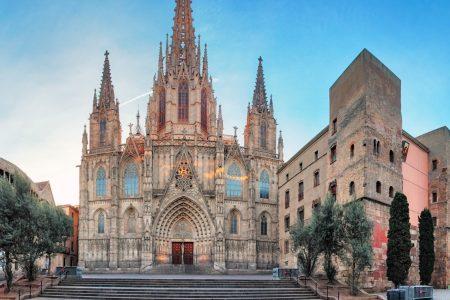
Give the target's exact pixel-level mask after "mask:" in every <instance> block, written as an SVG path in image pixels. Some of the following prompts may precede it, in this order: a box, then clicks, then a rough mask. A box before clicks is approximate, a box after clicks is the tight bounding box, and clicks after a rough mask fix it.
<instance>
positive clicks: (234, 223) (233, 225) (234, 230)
mask: <svg viewBox="0 0 450 300" xmlns="http://www.w3.org/2000/svg"><path fill="white" fill-rule="evenodd" d="M238 221H239V220H238V214H237V212H236V211H233V212H232V213H231V220H230V233H231V234H238Z"/></svg>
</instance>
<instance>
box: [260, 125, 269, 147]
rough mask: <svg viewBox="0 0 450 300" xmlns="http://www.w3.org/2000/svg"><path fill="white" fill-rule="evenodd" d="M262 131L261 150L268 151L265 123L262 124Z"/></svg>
mask: <svg viewBox="0 0 450 300" xmlns="http://www.w3.org/2000/svg"><path fill="white" fill-rule="evenodd" d="M259 129H260V132H259V134H260V141H261V148H263V149H266V148H267V124H266V123H265V122H262V124H261V127H260V128H259Z"/></svg>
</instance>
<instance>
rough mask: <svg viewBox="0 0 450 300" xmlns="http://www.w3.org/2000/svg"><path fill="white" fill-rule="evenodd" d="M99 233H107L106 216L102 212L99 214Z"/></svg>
mask: <svg viewBox="0 0 450 300" xmlns="http://www.w3.org/2000/svg"><path fill="white" fill-rule="evenodd" d="M97 232H98V233H105V214H104V213H103V212H100V213H99V214H98V227H97Z"/></svg>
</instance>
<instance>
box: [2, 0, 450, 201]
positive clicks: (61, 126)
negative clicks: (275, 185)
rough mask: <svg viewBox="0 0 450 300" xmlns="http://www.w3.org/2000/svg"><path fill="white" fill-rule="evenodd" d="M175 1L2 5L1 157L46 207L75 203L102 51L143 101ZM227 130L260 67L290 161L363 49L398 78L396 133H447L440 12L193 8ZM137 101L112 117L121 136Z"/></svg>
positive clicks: (247, 4) (444, 25)
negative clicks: (52, 202) (42, 196)
mask: <svg viewBox="0 0 450 300" xmlns="http://www.w3.org/2000/svg"><path fill="white" fill-rule="evenodd" d="M173 8H174V1H172V0H170V1H169V0H164V1H163V0H159V1H156V0H153V1H91V0H89V1H87V0H84V1H69V0H65V1H57V0H53V1H13V0H0V128H1V134H0V156H1V157H4V158H6V159H8V160H10V161H12V162H13V163H16V164H17V165H19V166H20V167H21V168H22V169H23V170H24V171H25V172H26V173H28V174H29V175H30V177H31V178H32V179H34V180H36V181H40V180H48V179H49V180H50V181H51V183H52V188H53V192H54V195H55V198H56V201H57V203H77V202H78V171H77V168H76V165H77V164H79V162H80V156H81V134H82V130H83V124H85V123H87V119H88V117H89V112H90V110H91V106H92V105H91V103H92V101H91V100H92V94H93V90H94V88H98V87H99V85H100V77H101V67H102V62H103V53H104V51H105V50H106V49H108V50H109V51H110V53H111V55H110V60H111V68H112V78H113V83H114V85H115V92H116V96H117V97H118V98H119V101H120V102H125V101H127V100H129V99H131V98H133V97H135V96H138V95H141V94H143V93H146V92H148V91H149V90H150V88H151V84H152V78H153V74H154V73H155V71H156V64H157V51H158V45H159V41H161V40H162V41H164V39H165V34H166V33H169V34H170V31H171V26H172V18H173ZM193 9H194V19H195V21H194V25H195V27H196V33H197V34H201V36H202V42H207V43H208V55H209V66H210V73H211V74H212V75H213V77H214V88H215V95H216V97H217V99H218V102H219V103H221V104H222V105H223V112H224V123H225V124H224V125H225V130H226V131H227V132H228V133H232V127H233V126H235V125H236V126H238V127H239V131H240V133H242V131H243V127H244V123H245V113H246V106H247V103H248V102H249V101H250V100H251V95H252V92H253V87H254V81H255V76H256V68H257V63H258V61H257V58H258V57H259V56H260V55H261V56H262V57H263V58H264V71H265V77H266V86H267V89H268V93H269V94H273V98H274V105H275V114H276V117H277V121H278V124H279V129H281V130H282V131H283V136H284V138H285V147H286V150H285V157H286V158H289V157H290V156H292V155H293V154H294V153H295V152H296V150H298V149H299V148H300V147H301V146H302V145H304V144H305V143H306V142H307V141H308V140H309V139H310V138H311V137H313V136H314V135H315V134H316V133H317V132H319V131H320V130H321V129H322V128H323V127H324V126H326V124H327V121H328V113H329V105H328V89H329V87H330V86H331V85H332V84H333V82H334V81H335V80H336V79H337V77H338V76H339V75H340V74H341V73H342V72H343V71H344V70H345V68H346V67H347V66H348V65H349V64H350V62H351V61H352V60H353V59H354V58H355V57H356V55H357V54H358V53H359V52H360V51H361V50H362V49H363V48H367V49H368V50H369V51H371V52H372V53H373V54H374V55H375V56H377V57H378V58H379V59H380V60H381V61H382V62H383V63H384V64H386V65H387V66H388V67H389V68H390V69H391V70H392V71H393V72H394V73H395V74H396V75H397V76H398V77H400V79H401V80H402V113H403V127H404V129H405V130H407V131H408V132H409V133H411V134H412V135H419V134H422V133H424V132H427V131H429V130H432V129H435V128H437V127H440V126H443V125H446V126H449V125H450V105H449V102H450V2H449V1H375V0H373V1H361V0H360V1H312V0H311V1H300V0H290V1H288V0H277V1H273V0H245V1H242V0H193ZM146 102H147V98H141V99H139V100H137V101H134V102H132V103H130V104H128V105H125V106H123V107H122V108H121V112H120V113H121V119H122V124H123V127H124V128H126V126H124V125H125V124H128V123H129V122H133V121H134V119H135V117H134V116H135V114H136V111H137V109H138V107H139V108H140V109H141V111H144V110H145V107H146Z"/></svg>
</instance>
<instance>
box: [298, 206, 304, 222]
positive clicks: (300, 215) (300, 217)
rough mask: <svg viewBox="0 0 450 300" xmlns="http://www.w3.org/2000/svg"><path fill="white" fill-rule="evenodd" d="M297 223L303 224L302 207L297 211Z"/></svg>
mask: <svg viewBox="0 0 450 300" xmlns="http://www.w3.org/2000/svg"><path fill="white" fill-rule="evenodd" d="M297 222H298V223H300V224H304V223H305V209H304V208H303V206H302V207H300V208H299V209H298V210H297Z"/></svg>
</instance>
